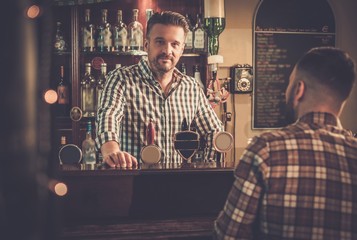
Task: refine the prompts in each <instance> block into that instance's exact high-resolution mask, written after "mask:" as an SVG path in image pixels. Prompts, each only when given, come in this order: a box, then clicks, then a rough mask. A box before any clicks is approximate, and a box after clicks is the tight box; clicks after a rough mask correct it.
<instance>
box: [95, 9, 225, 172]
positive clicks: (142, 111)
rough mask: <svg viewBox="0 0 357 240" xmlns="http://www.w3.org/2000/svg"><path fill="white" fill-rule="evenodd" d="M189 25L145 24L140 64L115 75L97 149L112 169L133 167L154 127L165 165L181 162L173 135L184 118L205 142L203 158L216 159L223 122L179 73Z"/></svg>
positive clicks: (177, 21) (173, 16)
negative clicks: (215, 145)
mask: <svg viewBox="0 0 357 240" xmlns="http://www.w3.org/2000/svg"><path fill="white" fill-rule="evenodd" d="M187 32H188V24H187V22H186V20H185V17H183V16H182V15H181V14H178V13H175V12H170V11H165V12H161V13H155V14H154V15H153V16H151V18H150V20H149V21H148V24H147V32H146V39H145V44H144V47H145V50H146V51H147V58H146V57H143V58H142V59H141V60H140V61H139V63H138V64H135V65H132V66H128V67H123V68H117V69H115V70H113V71H111V72H110V73H109V74H108V76H107V80H106V84H105V87H104V90H103V94H102V97H101V101H100V105H99V109H98V114H97V119H96V124H97V138H96V144H97V147H98V148H100V149H101V152H102V155H103V160H104V162H106V163H107V164H108V165H109V166H111V167H135V166H137V164H138V160H137V159H139V156H140V151H141V149H142V147H143V146H144V145H145V142H146V140H147V139H146V137H145V136H146V135H145V132H146V128H147V125H148V124H149V122H150V120H151V119H152V120H153V122H154V124H155V132H156V135H155V144H156V145H157V146H158V147H159V148H160V149H161V151H162V156H163V157H162V161H163V162H180V161H181V157H180V156H179V154H178V153H177V152H176V151H175V149H174V145H173V136H174V134H175V133H176V132H178V131H180V130H181V124H182V122H183V120H184V119H186V121H187V122H188V124H190V123H193V122H194V123H195V125H196V129H197V132H198V133H199V134H200V135H201V136H203V137H205V138H206V142H207V146H206V151H205V159H206V160H213V159H214V155H215V151H214V149H213V147H212V140H213V134H214V133H215V132H217V131H222V130H223V129H222V128H223V127H222V123H221V121H220V120H219V119H218V117H217V115H216V114H215V112H214V110H213V109H212V107H211V106H210V104H209V102H208V100H207V98H206V96H205V93H204V92H203V90H202V89H201V88H200V83H198V82H197V81H196V80H195V79H194V78H192V77H189V76H187V75H184V74H182V73H181V72H179V71H178V70H177V68H175V66H176V64H177V63H178V61H179V59H180V57H181V56H182V53H183V50H184V47H185V44H184V43H185V38H186V35H187Z"/></svg>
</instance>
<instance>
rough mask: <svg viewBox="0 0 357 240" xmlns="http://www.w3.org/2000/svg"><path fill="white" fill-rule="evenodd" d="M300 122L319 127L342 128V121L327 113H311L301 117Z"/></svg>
mask: <svg viewBox="0 0 357 240" xmlns="http://www.w3.org/2000/svg"><path fill="white" fill-rule="evenodd" d="M298 121H299V122H304V123H309V124H317V125H332V126H336V127H338V128H342V125H341V123H340V120H339V119H338V118H337V117H336V116H335V115H333V114H331V113H327V112H309V113H306V114H305V115H303V116H302V117H300V119H299V120H298Z"/></svg>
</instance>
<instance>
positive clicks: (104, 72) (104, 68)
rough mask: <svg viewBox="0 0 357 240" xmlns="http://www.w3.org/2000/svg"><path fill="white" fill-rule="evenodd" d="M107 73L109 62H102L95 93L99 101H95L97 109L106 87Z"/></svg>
mask: <svg viewBox="0 0 357 240" xmlns="http://www.w3.org/2000/svg"><path fill="white" fill-rule="evenodd" d="M106 75H107V64H106V63H102V64H101V65H100V75H99V77H98V81H97V85H96V88H95V89H96V91H95V95H96V96H97V101H96V103H95V109H96V110H98V106H99V103H100V97H101V95H102V91H103V88H104V83H105V76H106Z"/></svg>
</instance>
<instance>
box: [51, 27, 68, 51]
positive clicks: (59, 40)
mask: <svg viewBox="0 0 357 240" xmlns="http://www.w3.org/2000/svg"><path fill="white" fill-rule="evenodd" d="M61 26H62V23H61V22H56V35H55V41H54V44H53V47H54V50H55V51H56V52H65V51H66V50H67V43H66V41H65V39H64V35H63V32H62V28H61Z"/></svg>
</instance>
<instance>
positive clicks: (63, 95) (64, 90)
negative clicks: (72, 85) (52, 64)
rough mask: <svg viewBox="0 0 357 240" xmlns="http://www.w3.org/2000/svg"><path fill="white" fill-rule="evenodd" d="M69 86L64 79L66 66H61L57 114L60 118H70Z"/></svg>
mask: <svg viewBox="0 0 357 240" xmlns="http://www.w3.org/2000/svg"><path fill="white" fill-rule="evenodd" d="M69 95H70V94H69V86H68V83H67V81H65V77H64V66H60V74H59V82H58V85H57V103H58V110H57V113H58V115H60V116H69V108H70V107H69Z"/></svg>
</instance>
